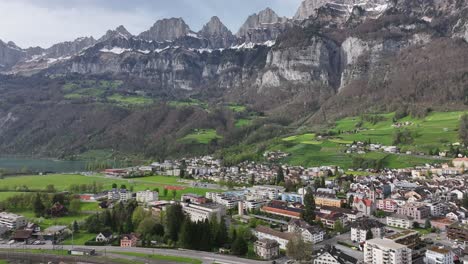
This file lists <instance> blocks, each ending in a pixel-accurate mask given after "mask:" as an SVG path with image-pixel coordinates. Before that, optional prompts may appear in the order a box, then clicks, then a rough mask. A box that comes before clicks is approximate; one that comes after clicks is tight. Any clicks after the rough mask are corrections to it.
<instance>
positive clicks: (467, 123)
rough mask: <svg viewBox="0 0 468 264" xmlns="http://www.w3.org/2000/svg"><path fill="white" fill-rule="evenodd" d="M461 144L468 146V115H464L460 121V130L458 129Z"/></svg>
mask: <svg viewBox="0 0 468 264" xmlns="http://www.w3.org/2000/svg"><path fill="white" fill-rule="evenodd" d="M458 133H459V136H460V140H461V142H463V144H465V146H466V145H468V114H464V115H463V116H462V117H461V119H460V128H459V129H458Z"/></svg>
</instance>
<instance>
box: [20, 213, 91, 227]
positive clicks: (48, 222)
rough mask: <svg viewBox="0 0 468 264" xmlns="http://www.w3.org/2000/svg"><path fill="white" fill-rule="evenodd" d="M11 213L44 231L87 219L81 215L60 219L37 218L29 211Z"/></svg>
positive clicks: (84, 214) (86, 216)
mask: <svg viewBox="0 0 468 264" xmlns="http://www.w3.org/2000/svg"><path fill="white" fill-rule="evenodd" d="M13 213H15V214H20V215H23V216H24V217H26V218H27V219H28V220H29V221H32V222H34V223H36V224H38V225H39V226H40V227H41V229H45V228H48V227H50V226H54V225H64V226H71V225H72V224H73V221H75V220H76V221H77V222H78V223H80V222H83V221H84V220H85V219H86V218H88V217H89V214H87V213H82V214H79V215H73V216H71V215H70V216H64V217H60V218H42V217H41V218H37V217H36V216H35V215H34V213H33V212H32V211H31V210H14V211H13Z"/></svg>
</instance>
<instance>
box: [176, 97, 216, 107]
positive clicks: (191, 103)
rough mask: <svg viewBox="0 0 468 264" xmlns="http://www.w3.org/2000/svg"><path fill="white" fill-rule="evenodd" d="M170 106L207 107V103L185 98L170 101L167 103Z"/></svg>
mask: <svg viewBox="0 0 468 264" xmlns="http://www.w3.org/2000/svg"><path fill="white" fill-rule="evenodd" d="M168 104H169V105H170V106H172V107H189V106H198V107H201V108H203V109H207V108H208V104H207V103H205V102H202V101H200V100H197V99H192V98H191V99H187V100H180V101H170V102H169V103H168Z"/></svg>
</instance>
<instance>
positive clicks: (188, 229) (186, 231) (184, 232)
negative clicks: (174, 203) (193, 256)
mask: <svg viewBox="0 0 468 264" xmlns="http://www.w3.org/2000/svg"><path fill="white" fill-rule="evenodd" d="M193 237H194V234H193V224H192V222H191V221H190V219H188V218H187V219H185V220H184V222H183V223H182V227H181V229H180V233H179V244H180V245H181V247H183V248H188V249H192V248H193V244H192V238H193Z"/></svg>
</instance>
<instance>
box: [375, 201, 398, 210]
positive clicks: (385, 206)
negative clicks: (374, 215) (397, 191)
mask: <svg viewBox="0 0 468 264" xmlns="http://www.w3.org/2000/svg"><path fill="white" fill-rule="evenodd" d="M376 207H377V209H379V210H382V211H385V212H392V213H393V212H395V211H396V210H397V208H398V204H397V203H396V202H395V201H394V200H392V199H383V200H377V202H376Z"/></svg>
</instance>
